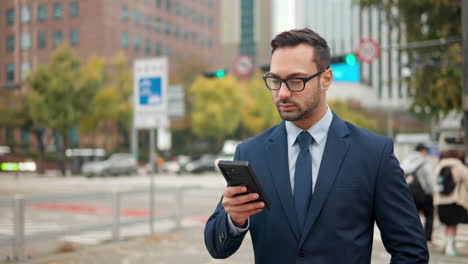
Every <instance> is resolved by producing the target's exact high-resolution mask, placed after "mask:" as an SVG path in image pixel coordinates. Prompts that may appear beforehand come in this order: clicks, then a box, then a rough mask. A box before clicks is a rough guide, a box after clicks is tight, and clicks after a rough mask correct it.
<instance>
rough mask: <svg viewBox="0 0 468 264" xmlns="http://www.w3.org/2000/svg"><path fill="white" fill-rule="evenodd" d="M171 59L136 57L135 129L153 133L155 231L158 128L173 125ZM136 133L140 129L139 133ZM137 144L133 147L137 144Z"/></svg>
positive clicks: (151, 219)
mask: <svg viewBox="0 0 468 264" xmlns="http://www.w3.org/2000/svg"><path fill="white" fill-rule="evenodd" d="M168 64H169V63H168V59H167V57H156V58H150V59H141V60H135V62H134V66H133V68H134V69H133V70H134V80H133V82H134V90H133V91H134V106H135V110H134V116H133V124H134V130H135V131H137V129H147V130H148V131H149V133H150V144H149V161H148V164H149V167H150V189H149V192H150V198H149V211H150V217H149V229H150V232H151V234H153V233H154V220H155V217H154V213H155V202H154V199H155V197H154V196H155V186H154V184H155V179H154V173H155V161H156V152H155V150H156V144H155V143H156V140H155V132H156V129H163V128H168V127H169V117H168V111H167V109H168V107H167V101H168V96H167V94H168V92H167V83H168ZM135 133H136V132H135ZM136 143H137V142H136V140H135V143H134V144H136ZM135 146H136V145H134V146H133V147H135Z"/></svg>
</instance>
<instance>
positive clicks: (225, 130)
mask: <svg viewBox="0 0 468 264" xmlns="http://www.w3.org/2000/svg"><path fill="white" fill-rule="evenodd" d="M190 93H191V95H192V96H193V108H192V113H191V116H192V131H193V132H194V134H195V135H197V136H200V137H202V138H211V139H214V140H215V141H220V140H221V139H224V138H225V137H226V136H228V135H230V134H232V133H233V132H234V131H235V130H236V129H237V127H238V126H239V124H240V118H241V114H240V110H241V107H242V99H241V89H240V88H239V85H238V84H237V83H236V80H235V79H234V78H233V77H231V76H227V77H225V78H222V79H207V78H202V77H199V78H198V79H197V80H196V81H195V82H194V83H193V85H192V86H191V88H190Z"/></svg>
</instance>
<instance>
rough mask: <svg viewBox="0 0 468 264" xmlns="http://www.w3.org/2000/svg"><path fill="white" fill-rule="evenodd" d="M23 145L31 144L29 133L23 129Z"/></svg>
mask: <svg viewBox="0 0 468 264" xmlns="http://www.w3.org/2000/svg"><path fill="white" fill-rule="evenodd" d="M21 143H29V131H28V130H27V129H24V128H22V129H21Z"/></svg>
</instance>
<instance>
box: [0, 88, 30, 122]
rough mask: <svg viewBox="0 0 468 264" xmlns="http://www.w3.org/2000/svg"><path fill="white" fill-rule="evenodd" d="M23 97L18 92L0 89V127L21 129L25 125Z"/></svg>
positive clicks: (23, 95)
mask: <svg viewBox="0 0 468 264" xmlns="http://www.w3.org/2000/svg"><path fill="white" fill-rule="evenodd" d="M25 97H26V96H25V94H23V93H21V92H19V91H8V90H6V89H0V113H1V114H0V127H23V126H24V125H25V124H26V122H27V117H26V116H25V115H24V111H25V108H26V106H27V104H26V102H25V101H26V100H25Z"/></svg>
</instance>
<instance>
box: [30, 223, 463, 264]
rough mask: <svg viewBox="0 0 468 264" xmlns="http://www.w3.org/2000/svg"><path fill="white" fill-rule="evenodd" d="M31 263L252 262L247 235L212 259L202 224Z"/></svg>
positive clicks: (450, 260) (377, 258) (448, 260)
mask: <svg viewBox="0 0 468 264" xmlns="http://www.w3.org/2000/svg"><path fill="white" fill-rule="evenodd" d="M430 251H431V260H430V263H433V264H455V263H458V264H462V263H468V248H462V249H461V250H460V251H461V253H463V254H464V256H462V257H447V256H444V255H443V254H442V249H441V248H437V247H436V248H431V249H430ZM389 261H390V256H389V255H388V253H387V252H386V251H385V249H384V248H383V245H382V243H381V242H380V241H375V243H374V250H373V252H372V263H373V264H374V263H376V264H383V263H389ZM29 263H32V264H107V263H109V264H110V263H112V264H116V263H122V264H146V263H148V264H149V263H158V264H182V263H184V264H185V263H191V264H216V263H229V264H236V263H238V264H245V263H253V253H252V249H251V242H250V238H249V237H246V240H245V241H244V243H243V245H242V247H241V248H240V249H239V251H238V252H237V253H236V254H235V255H233V256H231V257H230V258H229V259H227V260H214V259H212V258H211V257H210V256H209V254H208V252H207V251H206V249H205V245H204V241H203V226H202V225H197V226H192V227H187V228H185V229H183V230H182V231H179V232H171V233H167V234H161V235H156V236H146V237H141V238H135V239H132V240H129V241H123V242H118V243H111V244H105V245H100V246H96V247H95V248H85V249H80V250H78V251H76V252H72V253H67V254H60V255H54V256H50V257H44V258H42V259H37V260H32V261H30V262H29Z"/></svg>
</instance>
